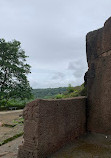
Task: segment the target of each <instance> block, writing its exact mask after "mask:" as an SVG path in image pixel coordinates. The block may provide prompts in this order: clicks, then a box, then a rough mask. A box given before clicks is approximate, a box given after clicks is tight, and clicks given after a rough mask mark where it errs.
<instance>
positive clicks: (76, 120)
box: [18, 97, 86, 158]
mask: <svg viewBox="0 0 111 158" xmlns="http://www.w3.org/2000/svg"><path fill="white" fill-rule="evenodd" d="M23 115H24V119H25V124H24V143H23V145H22V146H20V147H19V152H18V158H46V157H47V156H48V155H50V154H51V153H53V152H55V151H57V150H58V149H60V148H61V147H62V146H63V145H65V144H67V143H68V142H71V141H74V139H75V138H76V137H78V136H80V135H82V134H84V133H85V132H86V98H85V97H78V98H74V99H64V100H35V101H33V102H31V103H29V104H28V105H27V106H26V107H25V109H24V113H23Z"/></svg>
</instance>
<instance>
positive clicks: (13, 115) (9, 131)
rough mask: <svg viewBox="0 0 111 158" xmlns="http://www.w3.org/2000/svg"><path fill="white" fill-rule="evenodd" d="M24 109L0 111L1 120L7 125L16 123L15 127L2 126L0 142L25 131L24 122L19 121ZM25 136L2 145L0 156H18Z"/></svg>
mask: <svg viewBox="0 0 111 158" xmlns="http://www.w3.org/2000/svg"><path fill="white" fill-rule="evenodd" d="M22 113H23V110H14V111H7V112H0V122H2V123H3V124H7V125H15V126H14V127H9V126H2V127H0V143H1V142H3V141H4V140H6V139H8V138H10V137H13V136H15V135H17V134H19V133H21V132H23V124H21V123H18V122H19V121H20V119H21V116H22ZM22 141H23V138H22V137H19V138H16V139H15V140H13V141H11V142H8V143H6V144H4V145H2V146H0V158H1V157H2V158H16V157H17V152H18V146H19V145H21V144H22Z"/></svg>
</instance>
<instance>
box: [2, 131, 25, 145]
mask: <svg viewBox="0 0 111 158" xmlns="http://www.w3.org/2000/svg"><path fill="white" fill-rule="evenodd" d="M23 134H24V133H23V132H21V133H19V134H16V135H14V136H13V137H10V138H8V139H5V140H4V141H2V142H0V146H2V145H4V144H6V143H8V142H10V141H12V140H14V139H16V138H18V137H20V136H22V135H23Z"/></svg>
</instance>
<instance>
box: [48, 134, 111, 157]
mask: <svg viewBox="0 0 111 158" xmlns="http://www.w3.org/2000/svg"><path fill="white" fill-rule="evenodd" d="M50 158H111V136H106V135H103V134H88V135H86V136H84V137H81V138H80V139H78V140H76V141H75V142H74V143H71V144H69V145H67V146H65V147H64V148H62V149H61V150H59V151H58V152H56V153H54V154H53V155H52V156H50Z"/></svg>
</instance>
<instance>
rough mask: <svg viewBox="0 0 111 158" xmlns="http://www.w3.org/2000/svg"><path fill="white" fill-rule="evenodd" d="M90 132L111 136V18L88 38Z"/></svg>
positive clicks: (88, 35) (89, 34)
mask: <svg viewBox="0 0 111 158" xmlns="http://www.w3.org/2000/svg"><path fill="white" fill-rule="evenodd" d="M86 53H87V61H88V67H89V70H88V73H87V91H88V130H89V131H91V132H99V133H105V134H111V18H109V19H108V20H107V21H106V22H105V24H104V27H103V28H101V29H99V30H96V31H93V32H90V33H88V34H87V36H86Z"/></svg>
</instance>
